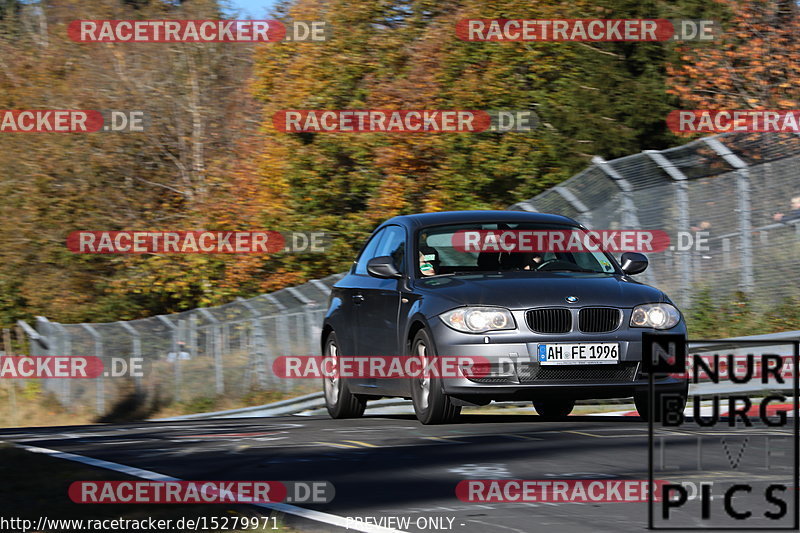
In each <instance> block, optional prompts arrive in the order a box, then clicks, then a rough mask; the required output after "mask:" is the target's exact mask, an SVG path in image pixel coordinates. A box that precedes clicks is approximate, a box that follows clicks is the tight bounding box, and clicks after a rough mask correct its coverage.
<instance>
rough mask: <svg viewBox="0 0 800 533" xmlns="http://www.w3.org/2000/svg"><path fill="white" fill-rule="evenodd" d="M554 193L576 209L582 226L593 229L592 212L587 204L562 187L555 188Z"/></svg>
mask: <svg viewBox="0 0 800 533" xmlns="http://www.w3.org/2000/svg"><path fill="white" fill-rule="evenodd" d="M553 191H555V192H556V193H558V195H559V196H561V197H562V198H563V199H564V200H566V201H567V203H568V204H569V205H571V206H572V207H574V208H575V210H576V211H577V212H578V213H580V216H579V217H578V218H579V219H580V222H581V224H583V225H584V226H586V227H588V228H591V227H592V211H591V210H590V209H589V208H588V207H586V204H584V203H583V202H581V201H580V199H579V198H578V197H577V196H575V195H574V194H573V193H572V191H570V190H569V189H567V188H566V187H561V186H556V187H553Z"/></svg>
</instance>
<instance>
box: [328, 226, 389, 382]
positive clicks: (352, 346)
mask: <svg viewBox="0 0 800 533" xmlns="http://www.w3.org/2000/svg"><path fill="white" fill-rule="evenodd" d="M385 233H386V232H385V229H381V230H380V231H378V232H376V233H374V234H373V235H372V237H371V238H370V239H369V241H367V244H366V245H365V246H364V248H363V249H362V251H361V253H360V254H359V256H358V259H357V260H356V261H355V265H353V268H352V269H351V272H350V273H349V274H348V275H347V276H345V277H344V278H343V279H342V280H341V281H339V282H338V283H337V284H336V285H337V287H338V288H339V289H340V290H341V293H340V295H341V299H342V303H341V306H342V311H343V313H342V317H343V319H344V320H343V321H342V322H344V327H345V328H346V330H345V331H344V332H343V334H346V335H347V338H348V342H347V343H346V346H347V347H348V349H349V350H350V351H349V352H348V353H345V354H344V355H349V356H352V355H368V353H367V351H365V350H367V348H366V347H365V346H366V345H365V344H364V335H363V331H362V326H361V320H362V318H361V307H362V305H363V303H364V291H365V289H366V288H367V287H368V286H369V284H368V282H369V278H370V277H371V276H369V275H368V274H367V262H369V260H370V259H372V258H373V257H376V254H377V252H378V245H379V244H380V242H381V239H382V238H383V236H384V235H385ZM337 333H338V332H337ZM349 385H350V386H351V388H352V387H356V388H360V387H368V388H374V386H375V380H374V379H369V378H354V379H352V380H350V381H349Z"/></svg>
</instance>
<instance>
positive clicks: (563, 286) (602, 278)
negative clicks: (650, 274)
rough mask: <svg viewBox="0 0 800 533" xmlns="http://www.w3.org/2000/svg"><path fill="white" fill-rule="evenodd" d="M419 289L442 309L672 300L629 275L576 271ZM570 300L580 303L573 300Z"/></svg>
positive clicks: (446, 279)
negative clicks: (467, 306)
mask: <svg viewBox="0 0 800 533" xmlns="http://www.w3.org/2000/svg"><path fill="white" fill-rule="evenodd" d="M415 288H416V290H417V292H419V294H420V295H422V296H423V298H424V299H428V300H429V303H433V302H430V300H439V302H437V303H439V304H440V305H434V307H438V308H440V309H436V310H435V311H434V312H436V313H438V312H440V311H443V310H445V309H441V307H448V306H449V307H450V308H452V307H457V306H461V305H494V306H500V307H506V308H508V309H527V308H530V307H539V306H550V305H557V306H571V307H583V306H587V305H603V306H613V307H634V306H636V305H639V304H642V303H650V302H669V301H670V300H669V298H668V297H667V296H666V295H665V294H664V293H663V292H661V291H660V290H658V289H656V288H654V287H650V286H649V285H643V284H641V283H638V282H636V281H633V280H632V279H630V278H629V277H628V276H623V275H607V274H575V273H556V272H552V273H551V272H548V273H538V274H533V275H531V274H529V273H520V274H514V273H508V274H506V273H501V274H485V275H459V276H442V277H435V278H431V279H421V280H417V282H416V284H415ZM568 296H572V297H577V301H574V302H568V301H567V300H566V298H567V297H568Z"/></svg>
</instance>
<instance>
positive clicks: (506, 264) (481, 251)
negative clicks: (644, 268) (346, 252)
mask: <svg viewBox="0 0 800 533" xmlns="http://www.w3.org/2000/svg"><path fill="white" fill-rule="evenodd" d="M573 233H576V235H578V236H583V235H585V232H584V231H583V230H581V229H580V228H575V227H572V226H564V225H556V224H531V223H522V224H509V223H480V224H457V225H450V226H436V227H431V228H426V229H424V230H422V231H420V232H419V234H418V241H417V257H418V269H417V273H418V275H419V276H421V277H430V276H440V275H455V274H471V273H487V272H503V271H519V272H530V273H531V275H537V274H538V273H542V272H574V273H589V274H614V273H616V272H617V270H616V268H615V267H614V264H613V263H612V261H611V259H610V258H609V257H608V256H607V255H606V254H604V253H603V252H601V251H599V250H596V251H595V250H584V251H575V250H574V249H569V247H568V246H563V245H562V246H559V245H557V244H558V242H557V243H555V244H556V246H553V244H554V242H553V241H559V242H560V243H561V244H563V243H564V242H566V240H568V238H569V236H570V235H571V234H573ZM532 237H535V238H532Z"/></svg>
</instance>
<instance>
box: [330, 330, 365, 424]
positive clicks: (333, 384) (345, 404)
mask: <svg viewBox="0 0 800 533" xmlns="http://www.w3.org/2000/svg"><path fill="white" fill-rule="evenodd" d="M338 356H339V344H338V341H337V340H336V334H335V333H333V332H331V334H330V335H328V338H327V339H326V340H325V353H324V357H333V358H336V357H338ZM322 391H323V393H324V395H325V407H326V408H327V409H328V414H329V415H331V418H334V419H341V418H359V417H361V416H362V415H363V414H364V409H366V408H367V401H366V400H365V399H363V398H362V397H360V396H356V395H355V394H353V393H351V392H350V389H348V388H347V383H345V382H344V380H342V379H341V378H322Z"/></svg>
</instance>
